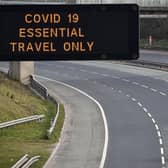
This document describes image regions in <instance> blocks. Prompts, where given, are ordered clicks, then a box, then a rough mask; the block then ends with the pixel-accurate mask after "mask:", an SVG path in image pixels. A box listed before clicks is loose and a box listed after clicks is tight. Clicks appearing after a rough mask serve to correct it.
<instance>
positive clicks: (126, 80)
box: [122, 79, 130, 82]
mask: <svg viewBox="0 0 168 168" xmlns="http://www.w3.org/2000/svg"><path fill="white" fill-rule="evenodd" d="M122 80H123V81H124V82H130V81H129V80H128V79H122Z"/></svg>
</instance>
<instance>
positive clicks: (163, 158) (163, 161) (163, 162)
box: [161, 156, 165, 165]
mask: <svg viewBox="0 0 168 168" xmlns="http://www.w3.org/2000/svg"><path fill="white" fill-rule="evenodd" d="M161 160H162V165H165V157H164V156H162V157H161Z"/></svg>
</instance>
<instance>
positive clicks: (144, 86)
mask: <svg viewBox="0 0 168 168" xmlns="http://www.w3.org/2000/svg"><path fill="white" fill-rule="evenodd" d="M141 87H143V88H146V89H148V88H149V86H146V85H141Z"/></svg>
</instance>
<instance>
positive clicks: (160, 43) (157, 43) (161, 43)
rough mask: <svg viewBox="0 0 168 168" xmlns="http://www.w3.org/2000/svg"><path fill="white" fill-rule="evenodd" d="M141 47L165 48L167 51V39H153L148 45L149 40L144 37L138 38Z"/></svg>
mask: <svg viewBox="0 0 168 168" xmlns="http://www.w3.org/2000/svg"><path fill="white" fill-rule="evenodd" d="M140 48H141V49H151V50H165V51H168V40H167V39H164V40H155V39H154V40H153V43H152V46H151V47H150V46H149V42H148V40H146V39H141V40H140Z"/></svg>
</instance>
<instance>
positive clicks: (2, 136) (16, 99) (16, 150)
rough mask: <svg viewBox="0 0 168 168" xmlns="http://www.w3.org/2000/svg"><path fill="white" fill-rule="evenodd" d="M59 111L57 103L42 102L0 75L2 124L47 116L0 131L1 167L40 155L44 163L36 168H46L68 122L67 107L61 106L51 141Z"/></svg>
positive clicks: (18, 84) (6, 167)
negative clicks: (27, 117) (52, 123)
mask: <svg viewBox="0 0 168 168" xmlns="http://www.w3.org/2000/svg"><path fill="white" fill-rule="evenodd" d="M56 108H57V107H56V105H55V104H53V103H51V102H50V101H48V100H42V99H41V98H39V97H38V96H36V95H35V94H34V93H33V92H32V91H31V90H30V89H29V88H28V87H26V86H23V85H22V84H20V83H19V82H17V81H12V80H10V79H8V78H7V76H6V75H5V74H3V73H0V123H1V122H5V121H10V120H14V119H18V118H22V117H26V116H31V115H36V114H44V115H45V118H44V119H43V120H41V121H33V122H30V123H26V124H21V125H17V126H13V127H9V128H4V129H0V151H1V152H0V167H1V168H10V167H11V166H12V165H13V164H15V163H16V161H17V160H19V159H20V158H21V157H22V156H23V155H24V154H28V155H29V156H35V155H40V160H39V161H38V162H37V163H35V164H34V165H33V166H32V168H42V166H43V165H44V163H45V162H46V160H47V159H48V157H49V155H50V153H51V152H52V149H53V147H54V145H55V143H56V142H57V141H58V139H59V136H60V133H61V129H62V126H63V122H64V116H65V113H64V108H63V105H60V115H59V117H58V122H57V124H56V127H55V129H54V132H53V134H52V136H51V137H50V139H48V138H47V129H49V127H50V122H51V119H53V118H54V116H55V113H56Z"/></svg>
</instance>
